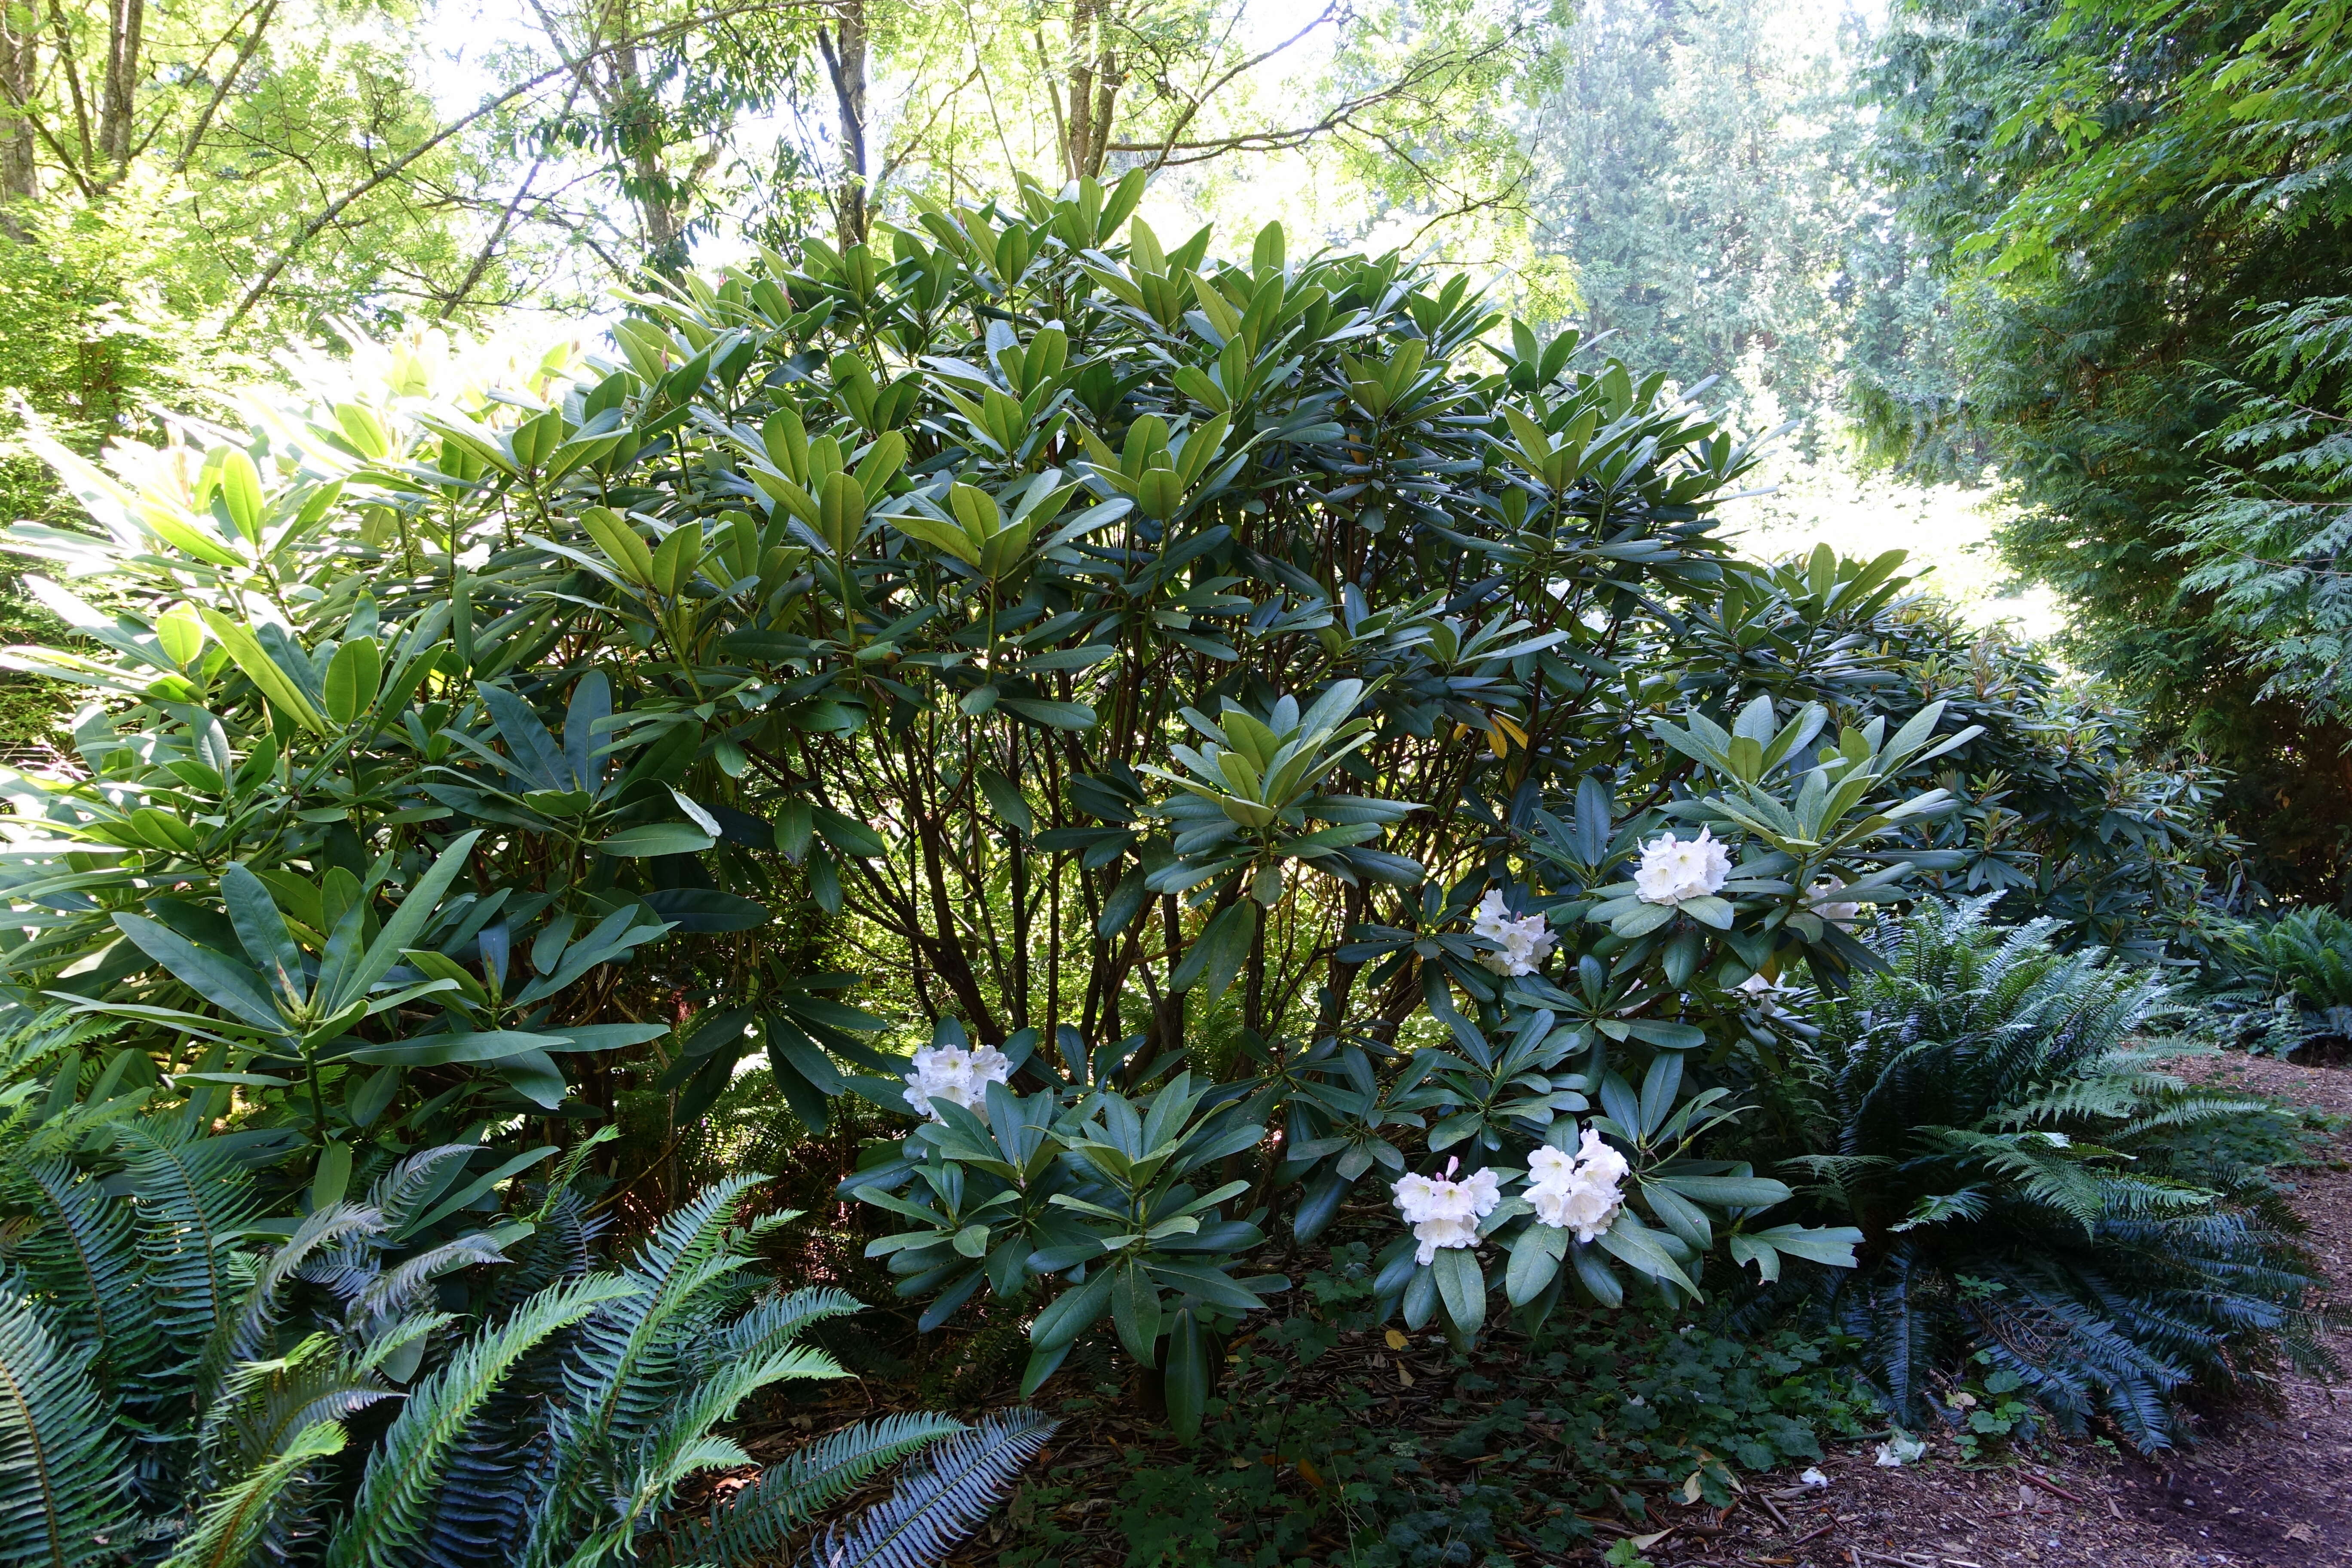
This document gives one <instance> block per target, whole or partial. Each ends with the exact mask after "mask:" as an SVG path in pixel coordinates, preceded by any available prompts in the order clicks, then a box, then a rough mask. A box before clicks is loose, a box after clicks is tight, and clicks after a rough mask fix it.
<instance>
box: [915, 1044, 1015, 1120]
mask: <svg viewBox="0 0 2352 1568" xmlns="http://www.w3.org/2000/svg"><path fill="white" fill-rule="evenodd" d="M1012 1078H1013V1058H1010V1057H1008V1056H1006V1055H1005V1054H1004V1053H1003V1051H1000V1050H998V1049H997V1048H996V1047H993V1046H979V1047H973V1048H972V1049H970V1050H966V1049H965V1048H964V1047H961V1046H925V1047H923V1048H922V1049H921V1050H919V1051H917V1052H916V1053H915V1070H914V1071H913V1072H910V1073H908V1075H907V1103H908V1105H911V1106H913V1107H914V1108H915V1110H916V1113H917V1114H918V1115H921V1116H928V1117H929V1118H930V1119H931V1120H932V1121H940V1120H941V1118H940V1113H939V1111H938V1110H936V1109H934V1108H933V1106H932V1104H931V1102H932V1101H933V1100H953V1101H954V1102H955V1103H956V1104H958V1105H961V1106H962V1107H963V1108H964V1109H965V1110H969V1111H971V1113H972V1114H973V1115H975V1116H977V1117H979V1118H980V1119H981V1120H982V1121H987V1120H988V1086H989V1085H990V1084H992V1083H1008V1082H1010V1081H1012Z"/></svg>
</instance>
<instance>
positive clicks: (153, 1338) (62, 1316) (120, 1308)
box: [8, 1159, 163, 1402]
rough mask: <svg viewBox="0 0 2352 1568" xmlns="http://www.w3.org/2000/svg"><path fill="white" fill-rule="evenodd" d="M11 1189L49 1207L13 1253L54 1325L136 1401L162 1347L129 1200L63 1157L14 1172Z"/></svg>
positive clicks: (106, 1380)
mask: <svg viewBox="0 0 2352 1568" xmlns="http://www.w3.org/2000/svg"><path fill="white" fill-rule="evenodd" d="M11 1174H12V1176H14V1177H16V1178H17V1179H14V1180H11V1181H10V1182H9V1184H8V1186H9V1189H10V1194H11V1196H14V1197H19V1198H21V1199H22V1200H24V1201H26V1205H27V1206H28V1207H34V1208H35V1209H36V1212H38V1213H41V1214H44V1215H46V1220H45V1223H43V1224H42V1225H41V1226H40V1227H39V1228H38V1229H37V1230H36V1231H34V1232H33V1234H32V1235H31V1236H29V1237H26V1239H25V1240H23V1241H21V1242H19V1243H18V1244H17V1246H16V1250H15V1256H14V1258H13V1261H14V1262H15V1263H16V1267H17V1268H19V1269H20V1270H21V1271H22V1272H23V1274H24V1275H25V1278H26V1283H27V1284H28V1285H30V1286H31V1287H32V1288H33V1289H36V1290H37V1291H38V1292H39V1293H40V1294H41V1295H42V1296H43V1297H45V1298H46V1299H47V1300H48V1301H49V1302H51V1303H52V1305H51V1307H50V1309H49V1321H50V1323H51V1325H52V1326H53V1327H54V1329H55V1330H56V1331H58V1333H60V1334H62V1335H64V1336H65V1337H66V1338H67V1339H68V1340H69V1341H70V1342H72V1343H73V1344H74V1345H75V1346H76V1347H77V1348H79V1350H81V1351H82V1352H85V1353H86V1354H87V1355H88V1356H89V1360H90V1367H91V1371H92V1372H93V1373H96V1375H97V1376H98V1378H99V1379H100V1382H101V1383H102V1384H105V1385H106V1386H107V1387H109V1388H110V1389H112V1390H115V1391H116V1392H117V1393H118V1394H120V1395H121V1396H122V1397H124V1398H126V1399H128V1400H131V1401H133V1402H142V1401H141V1399H140V1396H141V1395H142V1394H152V1390H151V1389H149V1388H148V1386H147V1384H146V1379H147V1377H148V1375H149V1374H150V1373H152V1371H153V1370H154V1369H155V1365H156V1363H157V1361H158V1360H159V1358H160V1357H161V1356H162V1355H163V1327H162V1324H161V1322H160V1321H159V1320H158V1316H157V1310H156V1299H155V1296H154V1294H153V1293H152V1292H151V1291H150V1290H148V1289H145V1287H144V1283H143V1280H142V1274H143V1273H144V1272H145V1266H144V1264H143V1263H142V1259H141V1258H140V1256H139V1243H138V1238H137V1237H136V1236H135V1235H134V1233H133V1231H132V1228H131V1205H130V1204H128V1203H126V1202H124V1201H123V1200H122V1199H121V1198H117V1197H114V1196H111V1195H110V1194H108V1193H107V1191H106V1189H105V1188H104V1187H103V1186H102V1185H100V1183H99V1182H97V1181H96V1180H95V1179H93V1178H91V1177H89V1176H88V1175H85V1174H83V1173H80V1172H79V1171H77V1170H75V1168H74V1167H73V1166H72V1165H71V1164H69V1163H68V1162H66V1161H64V1160H60V1159H47V1160H35V1161H30V1162H27V1163H25V1164H23V1165H22V1166H20V1167H18V1168H17V1169H16V1171H14V1172H12V1173H11Z"/></svg>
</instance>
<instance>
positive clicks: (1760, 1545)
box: [1646, 1053, 2352, 1568]
mask: <svg viewBox="0 0 2352 1568" xmlns="http://www.w3.org/2000/svg"><path fill="white" fill-rule="evenodd" d="M2182 1065H2183V1067H2184V1068H2186V1070H2187V1071H2188V1073H2189V1076H2191V1077H2195V1078H2199V1079H2205V1080H2207V1081H2209V1082H2211V1083H2214V1084H2216V1085H2219V1086H2226V1087H2229V1088H2231V1089H2245V1090H2248V1091H2250V1092H2252V1093H2256V1094H2261V1095H2264V1096H2267V1097H2269V1098H2272V1099H2274V1100H2286V1101H2291V1102H2294V1103H2298V1104H2303V1105H2308V1106H2312V1107H2314V1108H2315V1109H2317V1110H2323V1111H2326V1112H2327V1113H2329V1114H2330V1115H2332V1116H2336V1117H2342V1118H2347V1119H2352V1069H2347V1068H2341V1067H2317V1066H2313V1067H2306V1066H2302V1065H2298V1064H2294V1063H2290V1062H2285V1061H2279V1060H2275V1059H2273V1058H2260V1057H2248V1056H2242V1055H2238V1054H2234V1053H2233V1054H2231V1055H2229V1056H2226V1057H2221V1058H2198V1059H2195V1060H2192V1061H2190V1062H2187V1063H2184V1064H2182ZM2289 1179H2290V1180H2291V1181H2292V1183H2293V1189H2294V1190H2293V1192H2292V1194H2291V1198H2292V1201H2293V1203H2294V1207H2295V1209H2296V1212H2297V1213H2299V1214H2300V1215H2302V1216H2303V1218H2304V1220H2305V1223H2307V1224H2308V1225H2309V1226H2310V1227H2311V1229H2310V1233H2309V1235H2308V1236H2307V1237H2305V1240H2306V1242H2307V1243H2308V1245H2309V1246H2310V1247H2311V1250H2312V1253H2313V1256H2314V1258H2315V1260H2316V1262H2317V1263H2318V1265H2319V1268H2320V1270H2321V1272H2322V1273H2324V1274H2325V1275H2326V1277H2327V1279H2329V1280H2331V1281H2332V1282H2333V1289H2334V1296H2333V1300H2332V1304H2333V1305H2334V1306H2335V1307H2336V1308H2337V1309H2338V1310H2343V1309H2345V1308H2346V1307H2347V1306H2352V1126H2347V1124H2345V1123H2339V1124H2337V1125H2336V1128H2335V1130H2334V1131H2333V1132H2332V1133H2331V1134H2330V1135H2329V1146H2328V1147H2327V1148H2326V1149H2325V1150H2324V1151H2322V1152H2321V1155H2320V1158H2319V1160H2318V1161H2317V1162H2316V1163H2313V1164H2310V1165H2306V1166H2303V1167H2299V1168H2297V1169H2295V1170H2294V1172H2292V1173H2291V1174H2290V1177H2289ZM2334 1348H2335V1351H2336V1355H2337V1357H2338V1359H2340V1360H2342V1361H2344V1362H2345V1363H2347V1366H2352V1335H2345V1334H2338V1335H2336V1337H2335V1342H2334ZM2280 1394H2281V1396H2282V1402H2283V1403H2282V1406H2281V1408H2279V1409H2277V1410H2275V1411H2271V1412H2262V1411H2244V1412H2240V1413H2237V1414H2235V1415H2232V1416H2231V1417H2230V1418H2228V1419H2227V1420H2226V1421H2218V1422H2212V1423H2209V1424H2208V1426H2207V1429H2206V1430H2205V1431H2204V1432H2203V1433H2202V1434H2200V1441H2199V1442H2198V1443H2197V1444H2196V1445H2195V1446H2194V1447H2190V1448H2189V1449H2187V1450H2185V1451H2183V1452H2180V1453H2177V1454H2168V1455H2165V1456H2162V1457H2160V1458H2157V1459H2154V1460H2149V1459H2143V1458H2138V1457H2137V1456H2136V1455H2131V1454H2128V1453H2119V1452H2117V1451H2116V1450H2115V1449H2114V1448H2112V1447H2105V1446H2102V1445H2098V1444H2094V1443H2065V1444H2060V1445H2056V1446H2053V1447H2044V1448H2042V1449H2041V1450H2040V1451H2039V1452H2038V1453H2036V1454H2035V1455H2033V1456H2031V1457H2020V1458H2018V1459H2016V1460H2014V1461H2012V1462H2009V1463H2003V1464H1995V1465H1990V1466H1985V1467H1980V1468H1979V1467H1970V1466H1968V1465H1965V1464H1963V1463H1962V1462H1961V1460H1960V1457H1959V1454H1958V1450H1957V1449H1956V1448H1955V1447H1953V1446H1952V1445H1951V1444H1950V1443H1949V1442H1948V1441H1947V1440H1944V1439H1942V1438H1940V1437H1939V1438H1936V1439H1933V1440H1932V1446H1931V1449H1930V1453H1929V1455H1928V1458H1927V1459H1926V1460H1925V1461H1924V1462H1917V1463H1914V1464H1912V1465H1908V1466H1905V1467H1902V1468H1882V1467H1881V1466H1880V1465H1879V1464H1878V1463H1877V1461H1876V1451H1877V1450H1876V1446H1875V1445H1874V1444H1864V1445H1863V1446H1861V1447H1858V1448H1855V1449H1853V1450H1851V1451H1836V1450H1833V1451H1832V1454H1831V1456H1830V1457H1829V1458H1826V1459H1825V1460H1824V1461H1823V1462H1822V1465H1821V1466H1820V1469H1821V1470H1822V1473H1823V1474H1824V1475H1826V1476H1827V1477H1828V1478H1829V1485H1828V1486H1827V1487H1825V1488H1820V1489H1807V1488H1802V1487H1795V1486H1792V1485H1790V1484H1789V1482H1788V1479H1787V1478H1780V1479H1781V1481H1782V1484H1781V1485H1780V1487H1778V1488H1775V1487H1773V1486H1771V1485H1770V1484H1769V1479H1758V1480H1757V1481H1755V1482H1753V1483H1752V1484H1751V1486H1750V1489H1749V1490H1748V1494H1747V1497H1746V1498H1744V1499H1742V1500H1741V1503H1740V1504H1739V1505H1736V1506H1735V1507H1734V1508H1733V1509H1732V1510H1730V1512H1729V1513H1728V1514H1727V1515H1725V1516H1722V1517H1718V1516H1717V1514H1716V1513H1715V1512H1714V1510H1704V1509H1701V1510H1692V1511H1693V1512H1694V1514H1696V1516H1697V1517H1696V1518H1694V1519H1693V1520H1691V1521H1688V1522H1686V1523H1684V1524H1681V1525H1678V1526H1677V1527H1676V1528H1675V1531H1673V1532H1672V1533H1671V1534H1669V1535H1668V1536H1666V1537H1665V1538H1664V1540H1661V1541H1658V1542H1654V1544H1652V1545H1651V1546H1649V1547H1648V1548H1647V1549H1646V1555H1647V1556H1648V1557H1649V1558H1650V1559H1651V1561H1652V1562H1654V1563H1656V1564H1657V1565H1658V1568H1704V1565H1707V1564H1721V1565H1724V1568H1729V1565H1732V1564H1740V1565H1743V1568H1744V1565H1747V1564H1764V1563H1769V1564H1774V1565H1776V1568H1885V1565H1889V1564H1894V1565H1899V1568H1993V1565H1994V1564H2002V1565H2004V1568H2007V1565H2010V1564H2021V1563H2034V1564H2039V1565H2041V1568H2077V1565H2080V1568H2187V1565H2189V1564H2198V1565H2200V1568H2207V1565H2210V1568H2225V1565H2226V1568H2318V1565H2320V1564H2338V1563H2352V1494H2347V1488H2346V1486H2345V1482H2344V1477H2345V1475H2346V1473H2347V1469H2352V1387H2346V1386H2344V1385H2341V1384H2339V1385H2336V1386H2333V1387H2331V1386H2329V1385H2328V1384H2326V1383H2324V1382H2319V1381H2313V1380H2309V1379H2305V1378H2301V1377H2290V1378H2288V1379H2287V1380H2286V1381H2285V1382H2284V1384H2283V1386H2282V1387H2281V1389H2280ZM2036 1461H2039V1462H2036ZM1767 1499H1769V1505H1770V1509H1776V1510H1778V1512H1779V1516H1780V1517H1778V1518H1775V1517H1772V1516H1771V1513H1770V1511H1769V1510H1768V1508H1767V1507H1766V1506H1765V1500H1767ZM1749 1500H1754V1506H1748V1504H1749ZM1784 1521H1785V1523H1784Z"/></svg>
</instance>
